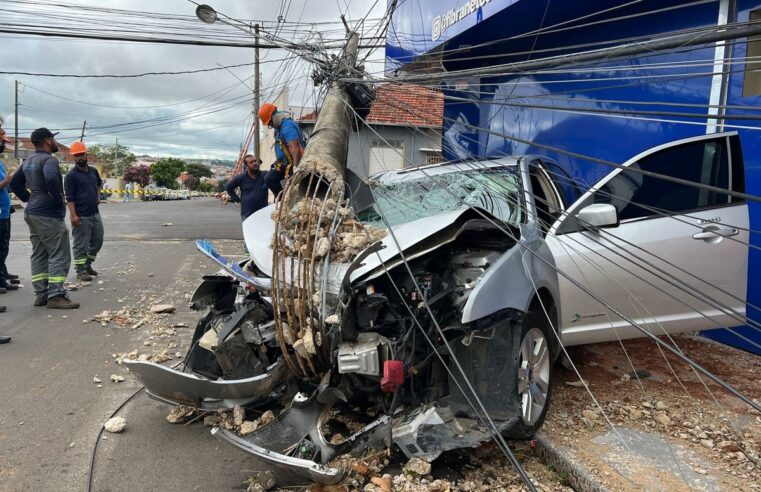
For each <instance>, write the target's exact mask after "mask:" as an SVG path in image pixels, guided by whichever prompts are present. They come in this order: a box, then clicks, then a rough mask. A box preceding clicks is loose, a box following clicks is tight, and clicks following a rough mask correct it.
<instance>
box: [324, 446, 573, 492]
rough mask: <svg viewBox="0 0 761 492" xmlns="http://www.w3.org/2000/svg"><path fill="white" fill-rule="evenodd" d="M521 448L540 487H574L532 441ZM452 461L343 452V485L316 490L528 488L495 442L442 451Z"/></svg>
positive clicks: (547, 490) (562, 491)
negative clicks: (395, 460)
mask: <svg viewBox="0 0 761 492" xmlns="http://www.w3.org/2000/svg"><path fill="white" fill-rule="evenodd" d="M516 448H517V449H516V454H518V456H519V460H520V461H521V462H522V463H523V464H524V466H525V468H526V472H527V473H528V475H529V477H531V479H532V481H533V483H534V485H535V486H536V488H537V489H538V490H540V491H543V492H555V491H558V492H566V491H567V492H570V491H572V489H571V488H570V487H567V486H566V485H564V484H563V481H562V479H561V478H560V477H558V476H557V475H556V474H555V473H553V472H552V471H550V470H549V469H548V468H547V467H546V466H545V465H543V464H542V463H541V462H540V461H539V460H538V459H537V458H535V457H534V456H532V455H531V451H530V445H529V444H527V443H518V444H517V446H516ZM442 459H445V460H446V463H444V464H441V465H437V462H434V463H433V465H432V464H431V463H428V462H427V461H424V460H422V459H420V458H411V459H410V460H408V461H407V462H406V463H404V464H403V465H402V466H401V469H400V468H399V466H398V465H394V464H392V462H391V461H392V460H390V459H389V457H388V454H387V452H386V451H377V452H374V453H371V454H368V455H366V456H363V457H352V456H351V455H342V456H339V457H338V458H335V459H334V460H333V461H331V462H330V463H329V466H331V467H334V468H337V467H340V468H343V469H345V470H348V471H349V473H348V475H347V477H346V478H345V479H344V481H343V483H341V484H340V485H319V484H314V485H312V486H311V487H310V488H309V490H310V491H311V492H328V491H345V492H353V491H365V492H391V491H394V492H481V491H483V492H486V491H493V490H503V491H515V492H519V491H523V490H526V489H525V487H524V486H523V483H522V482H521V480H520V478H519V477H518V475H517V473H516V472H515V471H514V470H513V468H512V467H511V466H510V465H509V464H508V463H506V461H505V457H504V456H503V455H502V453H501V452H500V451H499V450H498V449H497V448H496V447H495V446H493V445H491V444H486V445H484V446H481V447H480V448H477V449H474V450H469V451H455V452H452V453H450V454H448V455H446V457H442Z"/></svg>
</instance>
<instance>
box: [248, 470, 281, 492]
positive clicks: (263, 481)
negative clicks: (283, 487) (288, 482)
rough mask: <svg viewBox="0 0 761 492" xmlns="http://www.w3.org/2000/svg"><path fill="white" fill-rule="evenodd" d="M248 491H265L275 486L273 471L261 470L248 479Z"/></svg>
mask: <svg viewBox="0 0 761 492" xmlns="http://www.w3.org/2000/svg"><path fill="white" fill-rule="evenodd" d="M246 485H247V487H246V492H260V491H261V492H264V491H266V490H272V489H274V488H275V485H276V482H275V476H274V475H273V474H272V472H271V471H269V470H265V471H259V472H256V473H255V474H254V475H253V476H251V477H249V479H248V480H246Z"/></svg>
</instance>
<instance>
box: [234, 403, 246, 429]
mask: <svg viewBox="0 0 761 492" xmlns="http://www.w3.org/2000/svg"><path fill="white" fill-rule="evenodd" d="M245 418H246V411H245V410H243V407H241V406H240V405H235V407H234V408H233V423H234V424H235V425H236V426H237V427H240V426H241V425H242V424H243V421H244V420H245Z"/></svg>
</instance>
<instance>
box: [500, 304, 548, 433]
mask: <svg viewBox="0 0 761 492" xmlns="http://www.w3.org/2000/svg"><path fill="white" fill-rule="evenodd" d="M551 330H552V328H551V327H550V324H549V322H548V321H547V317H546V316H545V315H544V312H543V311H542V312H533V311H532V312H529V313H528V314H526V316H525V317H524V319H523V323H522V326H521V341H520V348H519V354H518V361H517V364H518V367H517V371H516V377H517V384H516V388H517V395H516V396H517V398H518V408H519V411H520V417H519V419H518V422H517V423H516V424H515V425H514V426H513V427H512V428H511V429H510V430H509V431H508V432H507V436H508V437H510V438H512V439H530V438H532V437H533V436H534V434H536V432H537V431H538V430H539V428H540V427H541V426H542V423H543V422H544V419H545V417H546V416H547V410H548V409H549V406H550V395H551V393H552V386H551V382H552V363H553V357H552V351H551V345H552V344H551V339H550V337H551V336H553V334H552V331H551Z"/></svg>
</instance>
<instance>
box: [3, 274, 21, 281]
mask: <svg viewBox="0 0 761 492" xmlns="http://www.w3.org/2000/svg"><path fill="white" fill-rule="evenodd" d="M5 278H6V279H7V280H18V279H19V277H18V275H14V274H12V273H6V274H5Z"/></svg>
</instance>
